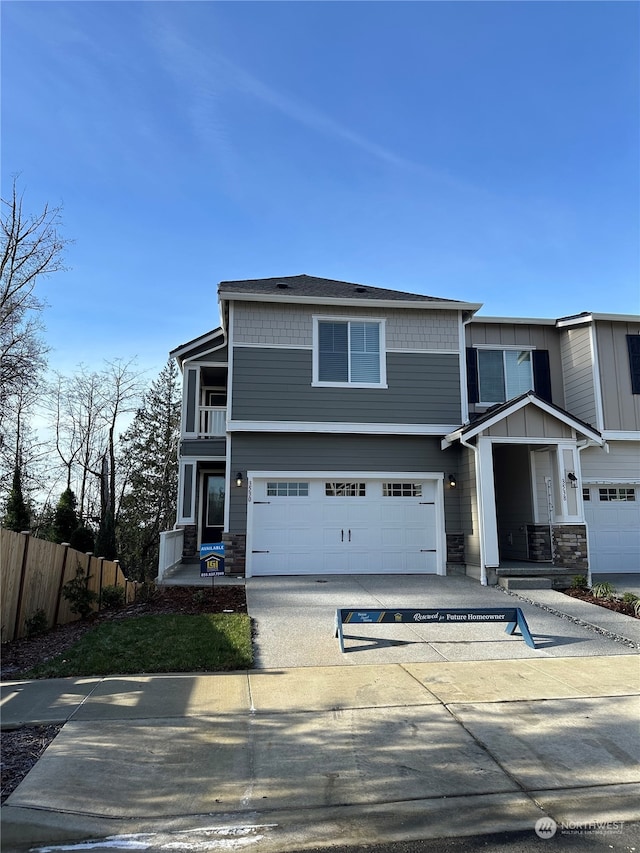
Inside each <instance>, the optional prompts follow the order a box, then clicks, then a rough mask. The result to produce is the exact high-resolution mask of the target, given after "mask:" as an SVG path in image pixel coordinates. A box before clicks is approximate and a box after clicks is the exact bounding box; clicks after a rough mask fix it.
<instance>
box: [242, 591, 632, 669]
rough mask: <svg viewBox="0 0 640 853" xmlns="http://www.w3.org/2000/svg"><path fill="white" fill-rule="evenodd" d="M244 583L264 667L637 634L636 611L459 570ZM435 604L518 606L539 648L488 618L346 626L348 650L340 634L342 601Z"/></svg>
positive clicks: (483, 656) (627, 649)
mask: <svg viewBox="0 0 640 853" xmlns="http://www.w3.org/2000/svg"><path fill="white" fill-rule="evenodd" d="M246 590H247V603H248V609H249V614H250V615H251V617H252V618H253V619H254V622H255V625H256V630H257V634H256V638H255V651H256V662H255V666H256V667H257V668H259V669H260V668H273V667H295V666H345V665H362V664H388V663H416V662H436V661H469V660H471V661H473V660H505V659H511V660H513V659H515V658H540V657H573V656H594V655H595V656H599V655H616V654H629V653H634V652H636V651H637V649H634V648H633V647H632V646H633V644H634V643H636V644H637V643H640V622H638V620H634V619H630V618H629V617H627V616H620V615H619V614H616V613H612V612H611V611H607V610H603V609H602V608H600V607H596V606H594V605H589V604H584V603H583V602H576V601H575V600H574V599H571V598H569V597H568V596H565V595H563V594H562V593H559V592H555V591H553V590H539V591H538V590H526V591H523V593H522V596H519V597H516V596H515V595H513V594H510V593H507V592H505V591H504V590H502V589H501V588H498V587H483V586H481V585H480V584H479V583H478V582H477V581H474V580H471V579H470V578H467V577H462V576H452V577H437V576H434V575H427V576H425V575H322V576H319V575H308V576H298V577H282V576H279V577H260V578H249V579H247V582H246ZM433 607H451V608H481V607H520V608H521V609H522V611H523V613H524V616H525V618H526V620H527V624H528V626H529V629H530V631H531V633H532V634H533V636H534V639H535V642H536V648H535V649H531V648H529V646H527V645H526V644H525V643H524V641H523V639H522V637H521V636H520V635H519V634H514V635H512V636H510V635H508V634H506V633H505V630H504V628H505V626H504V624H486V623H480V624H472V623H461V624H456V625H442V624H437V625H433V624H431V625H425V624H418V625H414V624H412V625H407V624H402V625H379V624H375V625H353V626H345V652H344V653H341V652H340V648H339V644H338V641H337V640H336V639H335V637H334V625H335V612H336V609H337V608H354V609H359V608H360V609H364V608H385V609H393V608H433ZM563 616H564V618H562V617H563ZM613 637H619V638H620V639H619V640H615V639H613ZM625 640H626V643H625V642H624V641H625Z"/></svg>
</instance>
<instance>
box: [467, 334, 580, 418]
mask: <svg viewBox="0 0 640 853" xmlns="http://www.w3.org/2000/svg"><path fill="white" fill-rule="evenodd" d="M465 336H466V345H467V346H468V347H474V346H489V345H495V347H496V349H500V348H501V347H513V346H523V347H534V348H535V349H539V350H546V351H547V352H548V353H549V371H550V379H551V398H552V400H553V402H554V403H555V404H556V406H561V407H564V383H563V378H562V360H561V355H560V341H559V338H558V333H557V331H556V328H555V326H553V325H547V324H540V325H536V324H533V323H509V322H508V321H505V322H504V323H483V322H482V318H479V319H475V318H474V319H473V320H472V321H471V322H470V323H468V324H467V325H466V326H465Z"/></svg>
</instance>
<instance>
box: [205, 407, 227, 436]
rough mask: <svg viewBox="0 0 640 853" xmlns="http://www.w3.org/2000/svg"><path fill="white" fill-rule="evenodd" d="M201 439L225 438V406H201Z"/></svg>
mask: <svg viewBox="0 0 640 853" xmlns="http://www.w3.org/2000/svg"><path fill="white" fill-rule="evenodd" d="M199 411H200V422H199V423H200V428H199V430H198V436H199V437H200V438H224V436H225V435H226V432H227V409H226V407H225V406H200V410H199Z"/></svg>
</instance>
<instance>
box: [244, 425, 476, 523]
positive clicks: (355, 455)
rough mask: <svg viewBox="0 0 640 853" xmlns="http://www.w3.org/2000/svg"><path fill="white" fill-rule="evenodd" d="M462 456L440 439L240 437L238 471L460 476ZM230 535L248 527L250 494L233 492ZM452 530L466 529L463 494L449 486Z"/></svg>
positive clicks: (448, 514) (447, 510) (447, 503)
mask: <svg viewBox="0 0 640 853" xmlns="http://www.w3.org/2000/svg"><path fill="white" fill-rule="evenodd" d="M458 459H459V454H458V452H456V451H455V450H454V449H453V448H451V449H450V450H447V451H446V452H443V451H442V450H440V439H438V438H431V437H430V438H414V437H405V436H390V437H388V436H366V435H316V434H313V435H292V434H291V433H288V434H286V435H280V434H274V433H253V434H246V435H243V434H237V435H235V436H234V438H233V441H232V446H231V460H232V461H231V467H232V470H233V471H236V470H237V471H243V472H246V471H264V470H268V471H340V470H344V471H389V472H395V471H426V472H429V471H432V472H445V473H454V474H456V473H457V471H456V467H457V464H458ZM230 498H231V501H230V519H229V530H230V531H231V532H232V533H242V532H244V530H245V528H246V523H247V522H246V518H247V505H246V501H247V493H246V489H245V488H242V489H232V491H231V496H230ZM445 523H446V528H447V530H459V529H460V515H459V511H458V494H457V491H455V490H449V489H448V488H447V487H445Z"/></svg>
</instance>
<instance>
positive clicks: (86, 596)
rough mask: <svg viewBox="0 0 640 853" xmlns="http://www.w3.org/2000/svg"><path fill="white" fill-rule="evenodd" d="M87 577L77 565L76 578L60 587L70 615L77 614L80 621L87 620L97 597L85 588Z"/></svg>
mask: <svg viewBox="0 0 640 853" xmlns="http://www.w3.org/2000/svg"><path fill="white" fill-rule="evenodd" d="M89 578H90V575H89V576H85V573H84V569H83V568H82V566H81V565H80V563H78V564H77V568H76V576H75V578H73V579H72V580H70V581H69V582H68V583H66V584H65V585H64V586H63V587H62V595H63V597H64V598H66V600H67V601H68V602H69V606H70V607H71V612H72V613H77V614H78V615H79V616H80V618H81V619H87V618H88V617H89V615H90V614H91V611H92V610H93V605H94V603H95V602H96V600H97V598H98V596H97V595H96V594H95V592H93V591H92V590H90V589H89V588H88V586H87V584H88V582H89Z"/></svg>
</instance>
